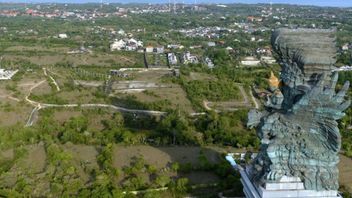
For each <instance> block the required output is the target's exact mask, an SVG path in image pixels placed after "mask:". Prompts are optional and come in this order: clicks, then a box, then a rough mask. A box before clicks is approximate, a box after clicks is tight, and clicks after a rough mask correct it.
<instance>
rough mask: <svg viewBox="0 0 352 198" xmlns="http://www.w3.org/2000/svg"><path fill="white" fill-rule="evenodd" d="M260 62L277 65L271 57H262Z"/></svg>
mask: <svg viewBox="0 0 352 198" xmlns="http://www.w3.org/2000/svg"><path fill="white" fill-rule="evenodd" d="M260 61H262V62H263V63H266V64H274V63H276V60H275V59H274V58H273V57H271V56H262V57H260Z"/></svg>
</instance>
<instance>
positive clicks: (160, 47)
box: [153, 46, 164, 54]
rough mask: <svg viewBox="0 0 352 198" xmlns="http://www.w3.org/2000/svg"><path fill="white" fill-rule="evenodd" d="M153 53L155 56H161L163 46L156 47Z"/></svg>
mask: <svg viewBox="0 0 352 198" xmlns="http://www.w3.org/2000/svg"><path fill="white" fill-rule="evenodd" d="M153 51H154V52H155V53H157V54H162V53H164V46H158V47H156V48H155V49H154V50H153Z"/></svg>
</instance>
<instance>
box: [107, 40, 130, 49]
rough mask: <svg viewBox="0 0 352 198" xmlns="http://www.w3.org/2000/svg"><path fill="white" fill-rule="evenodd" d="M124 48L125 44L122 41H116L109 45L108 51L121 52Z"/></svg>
mask: <svg viewBox="0 0 352 198" xmlns="http://www.w3.org/2000/svg"><path fill="white" fill-rule="evenodd" d="M125 47H126V42H125V41H123V40H122V39H121V40H118V41H117V40H116V41H114V42H113V43H112V44H111V45H110V50H111V51H115V50H118V51H120V50H122V49H124V48H125Z"/></svg>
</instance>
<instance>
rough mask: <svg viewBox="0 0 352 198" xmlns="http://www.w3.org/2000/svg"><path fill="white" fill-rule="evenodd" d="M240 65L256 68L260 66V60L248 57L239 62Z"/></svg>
mask: <svg viewBox="0 0 352 198" xmlns="http://www.w3.org/2000/svg"><path fill="white" fill-rule="evenodd" d="M241 64H242V65H244V66H257V65H259V64H260V60H258V59H257V58H255V57H253V56H248V57H245V58H244V59H243V60H242V61H241Z"/></svg>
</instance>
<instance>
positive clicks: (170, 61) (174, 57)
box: [167, 53, 177, 65]
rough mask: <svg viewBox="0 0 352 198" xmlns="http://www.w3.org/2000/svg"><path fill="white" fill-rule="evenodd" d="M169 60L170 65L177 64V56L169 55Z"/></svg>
mask: <svg viewBox="0 0 352 198" xmlns="http://www.w3.org/2000/svg"><path fill="white" fill-rule="evenodd" d="M167 60H168V61H169V65H176V64H177V56H176V55H175V54H174V53H168V54H167Z"/></svg>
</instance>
